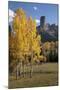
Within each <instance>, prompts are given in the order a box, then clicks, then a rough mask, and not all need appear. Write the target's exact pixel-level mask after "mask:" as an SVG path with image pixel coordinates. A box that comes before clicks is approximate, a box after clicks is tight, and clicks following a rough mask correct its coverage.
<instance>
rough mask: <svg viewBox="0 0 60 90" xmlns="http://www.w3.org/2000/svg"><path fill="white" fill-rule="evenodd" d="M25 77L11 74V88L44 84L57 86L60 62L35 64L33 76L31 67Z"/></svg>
mask: <svg viewBox="0 0 60 90" xmlns="http://www.w3.org/2000/svg"><path fill="white" fill-rule="evenodd" d="M25 71H26V72H27V73H26V74H25V77H22V76H21V77H18V79H17V80H16V77H15V76H9V88H19V87H20V88H25V87H42V86H56V85H58V64H57V63H45V64H41V65H33V71H34V73H33V74H32V78H30V76H29V73H28V71H29V69H26V67H25Z"/></svg>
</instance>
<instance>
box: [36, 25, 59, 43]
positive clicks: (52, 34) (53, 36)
mask: <svg viewBox="0 0 60 90" xmlns="http://www.w3.org/2000/svg"><path fill="white" fill-rule="evenodd" d="M36 28H37V32H38V34H40V35H41V40H42V42H46V41H57V40H58V26H57V25H54V24H52V25H50V27H49V28H48V30H43V29H42V30H41V29H40V25H39V26H37V27H36Z"/></svg>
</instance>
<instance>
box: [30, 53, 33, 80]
mask: <svg viewBox="0 0 60 90" xmlns="http://www.w3.org/2000/svg"><path fill="white" fill-rule="evenodd" d="M32 60H33V52H32V54H31V61H30V78H31V77H32V72H33V67H32Z"/></svg>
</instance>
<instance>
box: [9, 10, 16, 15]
mask: <svg viewBox="0 0 60 90" xmlns="http://www.w3.org/2000/svg"><path fill="white" fill-rule="evenodd" d="M14 16H15V13H14V11H13V10H11V9H9V17H14Z"/></svg>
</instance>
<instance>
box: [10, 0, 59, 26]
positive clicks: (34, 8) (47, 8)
mask: <svg viewBox="0 0 60 90" xmlns="http://www.w3.org/2000/svg"><path fill="white" fill-rule="evenodd" d="M18 8H22V9H23V10H24V11H25V12H26V15H27V16H28V17H29V16H32V18H33V19H36V22H37V25H39V24H40V17H41V16H45V17H46V23H50V24H54V23H55V24H58V5H56V4H41V3H24V2H16V1H9V2H8V9H11V10H13V11H15V10H16V9H18Z"/></svg>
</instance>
